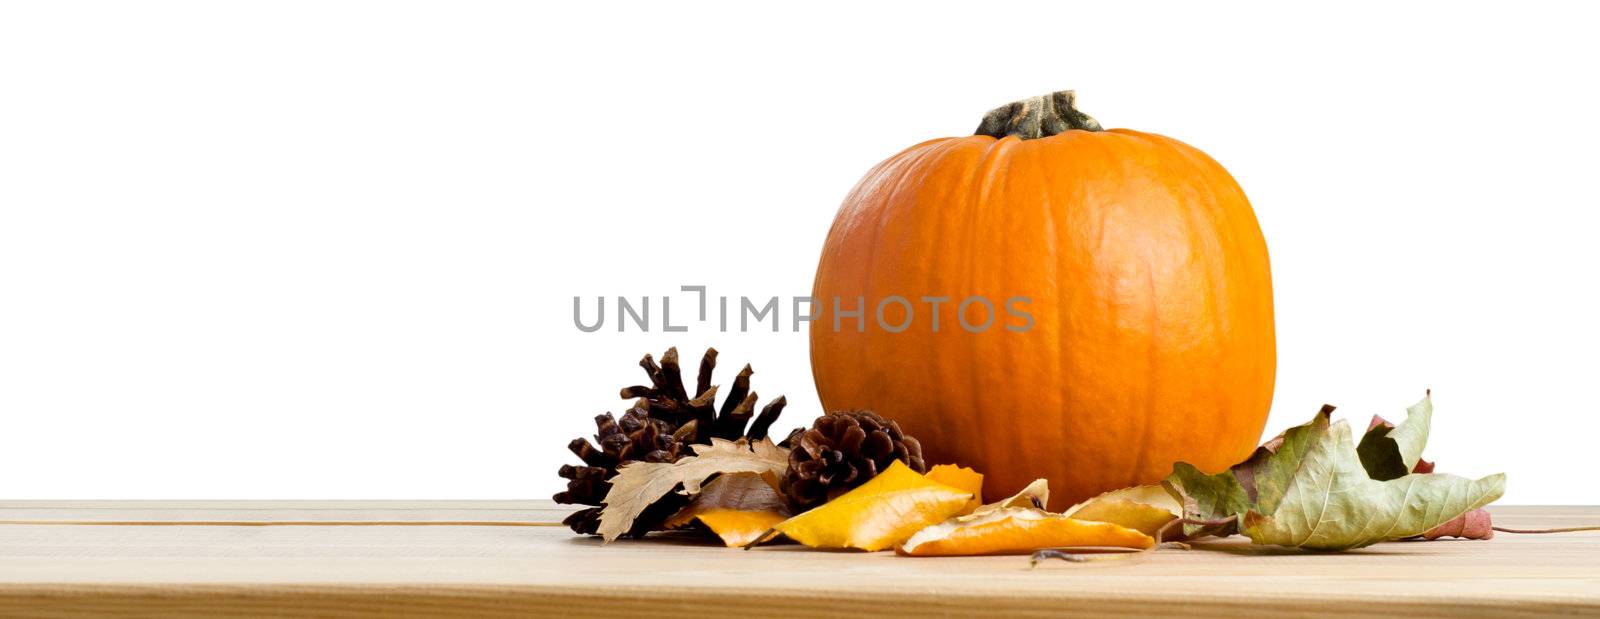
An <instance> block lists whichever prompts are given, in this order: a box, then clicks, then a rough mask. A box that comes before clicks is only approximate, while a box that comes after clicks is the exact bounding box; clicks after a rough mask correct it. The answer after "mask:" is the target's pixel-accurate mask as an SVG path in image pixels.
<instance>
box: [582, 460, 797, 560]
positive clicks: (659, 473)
mask: <svg viewBox="0 0 1600 619" xmlns="http://www.w3.org/2000/svg"><path fill="white" fill-rule="evenodd" d="M694 453H695V455H693V456H689V457H687V458H683V459H681V460H678V461H677V462H674V463H671V464H668V463H665V462H630V463H628V464H624V465H622V467H621V468H619V469H617V476H616V477H613V478H611V490H610V491H608V492H606V498H605V500H604V501H603V502H604V503H605V508H604V509H602V510H600V528H599V531H598V532H599V533H600V535H601V537H604V538H605V540H606V541H607V542H609V541H612V540H614V539H617V538H618V537H621V536H622V534H624V533H627V532H628V530H629V529H631V528H633V521H634V520H637V519H638V518H639V514H642V513H644V510H645V509H646V508H648V507H650V506H651V505H652V504H654V503H655V502H656V501H658V500H660V499H661V497H664V496H666V495H667V493H668V492H672V489H673V488H676V487H678V486H679V485H680V484H681V485H682V486H683V491H682V492H683V494H696V493H698V492H700V484H701V483H702V482H704V481H705V480H706V478H708V477H711V476H712V475H715V474H718V473H757V474H760V473H770V474H773V475H782V474H783V472H784V470H786V469H787V468H788V467H789V450H787V449H783V448H781V447H778V446H777V445H773V444H772V440H771V439H765V438H764V439H761V440H760V441H757V442H755V443H753V444H752V443H749V442H747V441H746V440H744V439H739V440H738V441H730V440H725V439H720V438H713V439H711V444H710V445H695V446H694Z"/></svg>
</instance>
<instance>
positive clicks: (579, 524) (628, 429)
mask: <svg viewBox="0 0 1600 619" xmlns="http://www.w3.org/2000/svg"><path fill="white" fill-rule="evenodd" d="M639 366H640V367H643V368H644V370H645V373H647V374H649V376H650V383H651V385H650V386H649V387H645V386H635V387H627V388H624V389H623V390H622V397H623V398H624V399H633V398H637V399H636V400H635V401H634V403H633V407H632V408H630V409H629V410H628V411H627V412H625V413H623V414H622V417H620V418H616V417H612V415H611V413H604V414H602V415H599V416H596V417H595V418H594V423H595V427H596V433H595V436H594V440H595V442H594V443H590V442H589V441H588V440H586V439H583V438H576V439H572V442H571V443H569V444H568V445H567V448H568V449H571V450H572V453H574V454H577V456H578V458H579V459H581V460H583V466H573V465H570V464H568V465H563V466H562V467H561V470H560V475H561V477H562V478H563V479H566V480H568V481H567V489H566V491H565V492H560V493H557V494H556V495H555V497H554V498H555V501H556V502H557V503H566V504H578V505H592V506H594V507H590V508H588V509H582V510H579V511H576V512H573V513H572V515H570V516H568V517H567V518H566V520H563V521H562V522H563V523H564V524H566V525H567V526H569V527H572V530H573V531H576V532H578V533H584V534H593V533H595V531H596V529H598V528H599V526H600V506H601V504H602V502H603V501H604V500H605V497H606V493H607V492H610V491H611V481H610V480H611V478H612V477H614V476H615V475H616V474H617V468H618V467H620V466H622V465H623V464H625V463H628V462H635V461H643V462H676V461H678V459H679V458H683V457H686V456H690V455H693V454H694V452H693V450H691V449H690V448H689V445H693V444H710V443H711V439H712V438H713V437H715V438H725V439H728V440H735V439H738V438H740V437H745V438H749V439H750V440H752V441H756V440H760V439H762V438H765V437H766V436H767V430H768V429H770V428H771V427H772V422H774V421H776V420H777V419H778V415H780V414H782V412H783V407H784V406H785V405H786V404H787V403H788V401H787V400H785V399H784V398H783V397H782V396H779V397H778V399H776V400H773V401H772V402H771V403H769V404H767V405H766V407H765V408H762V409H761V414H759V415H756V414H754V412H755V405H756V402H757V399H758V397H757V396H756V394H755V393H753V392H750V375H751V374H754V373H755V372H754V370H751V369H750V366H748V365H746V366H744V369H743V370H741V371H740V372H739V374H738V376H736V377H734V380H733V387H732V388H731V389H729V390H728V396H727V397H726V398H725V399H724V400H723V402H722V407H721V408H720V410H719V409H718V408H717V407H716V406H715V404H716V396H717V387H716V386H714V385H712V384H711V374H712V371H713V370H715V369H716V367H717V350H716V349H715V348H711V349H707V350H706V354H705V356H704V357H703V358H701V360H700V374H699V377H698V380H697V381H696V384H695V393H696V394H697V395H696V396H695V397H694V398H693V399H691V398H690V397H689V395H688V392H687V391H686V390H685V389H684V385H683V376H682V371H681V370H680V369H679V367H678V349H677V348H669V349H667V352H666V353H665V354H663V355H661V364H660V365H657V364H656V361H655V359H654V358H653V357H651V356H650V355H645V356H644V359H643V360H641V361H639ZM752 418H754V422H753V423H751V420H752ZM746 424H748V425H749V429H746V427H745V426H746ZM596 444H598V445H599V447H596V446H595V445H596ZM686 500H687V497H684V496H683V495H680V494H678V493H676V492H674V493H669V494H668V495H667V496H666V497H664V498H662V500H661V501H658V502H657V503H656V504H654V505H651V506H650V507H649V508H648V509H646V510H645V513H644V514H642V515H641V516H640V517H639V518H638V519H637V520H635V521H634V522H635V526H634V529H633V531H631V532H630V535H634V536H639V535H643V534H645V533H647V532H649V531H651V530H653V529H655V528H656V526H657V525H659V524H660V523H661V521H662V520H665V519H666V518H667V517H668V516H671V515H672V514H673V513H675V512H677V511H678V508H679V507H682V506H683V503H684V502H685V501H686Z"/></svg>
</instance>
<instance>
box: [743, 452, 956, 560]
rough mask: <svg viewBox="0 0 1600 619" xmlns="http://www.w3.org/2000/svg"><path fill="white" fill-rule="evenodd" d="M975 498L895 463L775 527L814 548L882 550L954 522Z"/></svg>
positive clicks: (779, 531)
mask: <svg viewBox="0 0 1600 619" xmlns="http://www.w3.org/2000/svg"><path fill="white" fill-rule="evenodd" d="M971 500H972V493H971V492H967V491H965V490H961V489H958V488H952V487H950V486H946V485H944V484H941V483H939V482H936V481H933V480H931V479H928V478H927V477H924V476H922V475H921V474H919V473H917V472H916V471H913V470H911V468H910V467H907V466H906V465H905V464H904V463H902V462H900V461H899V460H896V461H895V462H894V463H893V464H891V465H889V468H888V469H885V470H884V471H883V472H882V473H879V474H878V476H877V477H873V478H872V479H871V480H868V481H867V483H864V484H861V485H860V486H858V487H856V488H855V489H854V490H851V491H849V492H846V493H844V494H842V495H839V497H838V498H835V499H833V500H832V501H828V502H827V503H824V504H823V505H822V507H818V508H816V509H813V510H811V511H808V512H806V513H804V514H800V515H798V516H795V517H793V518H790V519H788V520H785V521H783V522H780V523H778V524H777V526H774V527H773V529H774V530H775V531H777V532H778V533H782V534H784V535H787V536H789V538H790V539H793V540H794V541H797V542H800V543H802V544H805V545H807V546H810V547H812V548H860V549H862V550H868V551H874V550H883V549H885V548H889V547H891V546H894V545H895V544H898V543H900V542H903V541H905V540H906V538H908V537H911V534H912V533H916V532H917V531H919V530H922V529H923V528H925V527H927V526H928V525H931V524H934V523H937V522H941V521H943V520H945V519H946V518H949V517H951V516H954V515H956V514H958V513H960V512H961V510H962V509H963V508H965V507H966V505H967V502H968V501H971Z"/></svg>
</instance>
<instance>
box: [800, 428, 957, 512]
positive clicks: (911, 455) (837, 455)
mask: <svg viewBox="0 0 1600 619" xmlns="http://www.w3.org/2000/svg"><path fill="white" fill-rule="evenodd" d="M785 442H786V443H790V447H791V449H790V450H789V470H788V472H787V473H785V475H784V483H783V488H784V493H785V494H786V495H787V496H788V499H789V504H790V506H791V507H793V508H794V510H795V513H799V512H801V511H805V510H808V509H811V508H813V507H816V506H818V505H821V504H823V503H826V502H827V501H828V500H829V499H832V498H833V497H836V496H838V495H840V494H844V493H845V492H847V491H849V490H850V489H852V488H855V487H856V486H859V485H861V484H864V483H866V482H867V480H869V479H872V478H873V477H876V476H877V475H878V473H879V472H880V471H883V470H884V469H887V468H889V464H890V463H892V462H894V461H895V460H899V461H901V462H904V463H905V464H906V466H909V467H911V469H912V470H915V471H916V472H918V473H926V472H927V471H928V465H927V464H926V463H925V462H923V460H922V444H921V443H918V442H917V439H915V438H912V437H910V436H906V434H905V433H904V432H901V431H900V425H899V424H897V423H895V422H893V421H888V420H885V419H884V418H883V417H881V416H879V415H878V414H877V413H875V412H872V411H869V410H858V411H841V412H833V413H828V414H826V415H823V416H821V417H818V418H817V420H816V421H815V422H814V423H812V425H811V429H809V430H804V431H801V430H796V431H795V432H794V433H793V434H790V435H789V439H788V440H787V441H785Z"/></svg>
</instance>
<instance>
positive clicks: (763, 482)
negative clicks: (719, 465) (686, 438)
mask: <svg viewBox="0 0 1600 619" xmlns="http://www.w3.org/2000/svg"><path fill="white" fill-rule="evenodd" d="M788 517H789V507H788V504H787V503H786V502H785V501H784V500H783V495H781V494H778V491H777V489H776V488H775V487H774V486H773V484H772V480H771V479H767V478H765V477H763V476H762V475H760V474H756V473H724V474H721V475H718V476H717V477H716V478H715V479H712V480H711V481H710V482H709V483H707V484H706V485H705V487H704V488H702V489H701V490H700V494H697V495H695V496H694V498H693V499H690V500H689V504H688V505H685V506H684V507H683V509H681V510H678V513H676V514H673V515H672V517H671V518H668V519H667V521H666V522H665V523H663V524H662V526H663V527H665V528H668V529H676V528H680V527H684V526H687V525H689V523H691V522H694V521H696V520H698V521H700V524H703V525H705V526H706V528H708V529H711V532H712V533H714V534H716V536H717V537H718V538H720V539H721V540H722V543H723V544H725V545H727V546H728V547H730V548H737V547H741V546H744V545H746V544H749V543H750V542H753V541H756V539H757V538H759V537H761V536H762V535H763V534H765V533H766V532H767V531H770V530H772V525H775V524H778V523H779V522H783V521H784V520H785V519H787V518H788Z"/></svg>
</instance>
